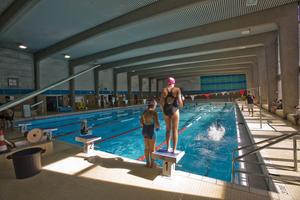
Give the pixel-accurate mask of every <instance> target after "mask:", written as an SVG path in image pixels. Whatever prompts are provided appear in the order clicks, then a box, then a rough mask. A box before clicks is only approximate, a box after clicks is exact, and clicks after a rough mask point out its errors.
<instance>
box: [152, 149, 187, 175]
mask: <svg viewBox="0 0 300 200" xmlns="http://www.w3.org/2000/svg"><path fill="white" fill-rule="evenodd" d="M184 154H185V152H184V151H176V153H173V152H168V151H167V150H165V149H161V150H158V151H155V152H153V153H152V157H153V158H154V159H160V160H163V162H164V164H163V170H162V175H164V176H172V174H173V173H174V171H175V164H176V163H178V162H179V161H180V160H181V158H182V157H183V156H184Z"/></svg>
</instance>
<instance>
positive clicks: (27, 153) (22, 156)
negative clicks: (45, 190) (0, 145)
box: [7, 147, 45, 179]
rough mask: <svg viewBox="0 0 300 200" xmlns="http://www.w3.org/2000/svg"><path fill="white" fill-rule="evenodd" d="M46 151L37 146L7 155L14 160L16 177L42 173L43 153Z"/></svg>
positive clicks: (21, 177)
mask: <svg viewBox="0 0 300 200" xmlns="http://www.w3.org/2000/svg"><path fill="white" fill-rule="evenodd" d="M44 152H45V150H44V149H42V148H38V147H35V148H29V149H23V150H20V151H16V152H14V153H12V154H11V155H9V156H7V159H12V160H13V164H14V168H15V174H16V178H17V179H23V178H28V177H31V176H33V175H36V174H38V173H40V171H41V168H42V165H41V153H44Z"/></svg>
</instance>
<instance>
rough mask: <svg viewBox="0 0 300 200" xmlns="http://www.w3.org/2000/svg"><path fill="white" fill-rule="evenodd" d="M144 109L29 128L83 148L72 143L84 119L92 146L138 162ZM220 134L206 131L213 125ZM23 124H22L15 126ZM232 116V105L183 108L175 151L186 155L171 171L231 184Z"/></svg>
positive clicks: (161, 138)
mask: <svg viewBox="0 0 300 200" xmlns="http://www.w3.org/2000/svg"><path fill="white" fill-rule="evenodd" d="M144 109H145V107H134V108H127V109H118V110H106V111H99V112H93V113H86V114H80V115H69V116H64V117H49V118H46V119H39V120H33V121H26V123H31V125H30V126H29V127H28V128H29V129H32V128H43V129H46V128H47V129H48V128H57V129H58V130H57V131H55V132H54V137H55V138H56V139H57V140H61V141H65V142H68V143H72V144H76V145H80V146H81V145H82V144H81V143H78V142H76V141H75V137H76V136H79V135H80V121H81V120H83V119H87V121H88V126H89V127H90V128H91V129H92V132H93V135H96V136H101V137H102V140H101V141H100V142H98V143H97V144H95V148H96V149H97V150H101V151H105V152H109V153H112V154H116V155H120V156H124V157H128V158H131V159H140V160H141V159H142V157H143V154H144V141H143V137H142V135H141V128H140V127H139V118H140V115H141V114H142V112H143V111H144ZM157 111H158V114H159V121H160V124H161V129H160V130H159V131H157V132H156V145H157V146H159V147H161V148H165V144H164V142H165V132H166V128H165V123H164V120H163V116H162V113H161V112H160V111H159V110H157ZM217 121H218V123H219V124H220V125H221V127H222V131H216V129H212V128H210V127H211V126H212V125H213V124H214V123H215V122H217ZM19 123H24V122H19ZM236 135H237V132H236V118H235V109H234V105H233V104H229V103H198V104H196V103H194V104H192V103H191V104H187V105H185V106H184V108H183V109H181V111H180V123H179V142H178V147H177V149H178V150H183V151H185V155H184V157H183V158H182V160H181V161H180V162H179V163H178V164H177V165H176V169H179V170H182V171H185V172H189V173H194V174H198V175H203V176H208V177H212V178H217V179H221V180H224V181H230V179H231V152H232V150H233V149H234V148H237V136H236Z"/></svg>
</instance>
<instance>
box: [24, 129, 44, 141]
mask: <svg viewBox="0 0 300 200" xmlns="http://www.w3.org/2000/svg"><path fill="white" fill-rule="evenodd" d="M43 136H44V133H43V131H42V129H39V128H34V129H32V130H30V131H29V132H27V133H25V137H26V139H27V141H28V142H29V143H37V142H40V141H41V140H42V137H43Z"/></svg>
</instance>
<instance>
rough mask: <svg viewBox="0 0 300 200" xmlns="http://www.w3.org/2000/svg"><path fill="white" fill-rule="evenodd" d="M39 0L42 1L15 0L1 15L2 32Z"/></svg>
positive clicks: (0, 31)
mask: <svg viewBox="0 0 300 200" xmlns="http://www.w3.org/2000/svg"><path fill="white" fill-rule="evenodd" d="M38 2H40V0H15V1H14V2H13V3H12V4H11V5H10V6H9V7H8V8H7V9H6V10H5V11H4V12H3V13H2V14H1V15H0V33H4V32H5V31H6V30H8V29H9V28H10V27H11V26H12V25H14V24H15V23H16V22H17V21H18V20H19V19H20V18H21V17H23V16H24V15H25V13H27V12H28V11H29V10H30V9H31V8H33V7H34V6H35V5H36V4H37V3H38Z"/></svg>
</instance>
